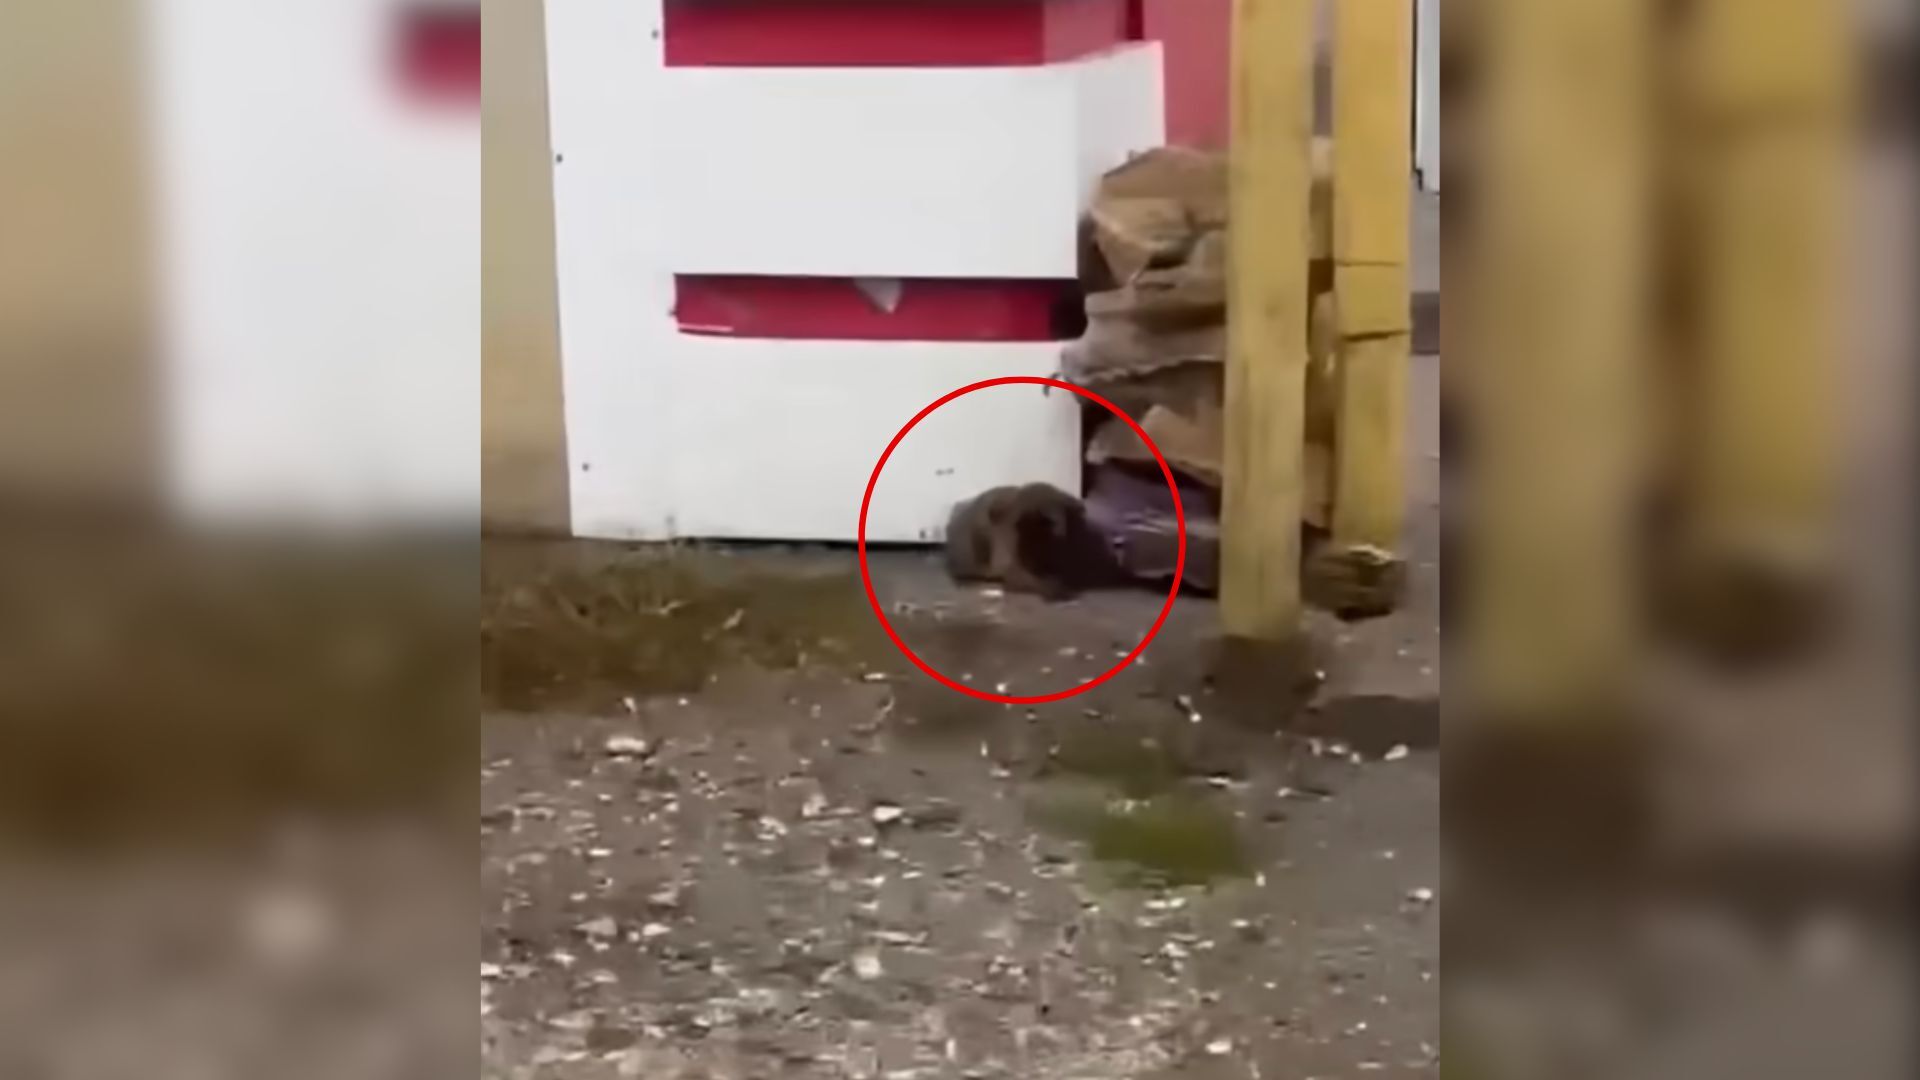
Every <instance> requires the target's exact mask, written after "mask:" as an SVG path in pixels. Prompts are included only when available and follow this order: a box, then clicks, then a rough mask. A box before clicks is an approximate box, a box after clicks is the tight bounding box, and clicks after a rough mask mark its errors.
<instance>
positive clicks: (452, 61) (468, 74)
mask: <svg viewBox="0 0 1920 1080" xmlns="http://www.w3.org/2000/svg"><path fill="white" fill-rule="evenodd" d="M480 39H481V30H480V5H479V4H477V3H475V4H465V5H447V4H437V5H428V4H421V3H415V4H413V5H412V6H410V7H408V8H406V9H405V10H404V11H402V13H401V15H400V26H399V42H398V46H397V50H396V51H397V58H396V61H395V62H396V64H397V65H398V67H399V78H400V83H401V85H402V86H403V87H404V88H405V90H406V92H407V94H408V95H409V96H411V97H413V98H415V99H417V100H422V101H432V102H447V103H452V104H457V105H462V106H477V105H479V104H480V69H481V58H480Z"/></svg>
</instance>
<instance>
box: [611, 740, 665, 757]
mask: <svg viewBox="0 0 1920 1080" xmlns="http://www.w3.org/2000/svg"><path fill="white" fill-rule="evenodd" d="M606 749H607V753H608V754H609V755H610V756H612V757H625V758H636V757H646V756H648V755H650V754H652V753H653V744H652V743H650V742H648V741H647V740H645V739H643V738H641V737H640V736H638V735H609V736H607V742H606Z"/></svg>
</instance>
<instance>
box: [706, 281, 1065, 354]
mask: <svg viewBox="0 0 1920 1080" xmlns="http://www.w3.org/2000/svg"><path fill="white" fill-rule="evenodd" d="M673 285H674V307H673V314H674V318H675V319H676V320H677V321H678V322H679V324H680V329H681V330H682V331H683V332H685V333H689V334H712V335H718V336H724V337H743V338H779V339H782V340H786V341H805V340H820V339H831V340H841V341H1053V340H1055V339H1056V338H1057V337H1058V336H1059V334H1058V333H1057V332H1056V324H1055V314H1056V312H1057V311H1058V309H1059V306H1060V304H1061V302H1062V301H1063V300H1066V299H1070V298H1072V297H1073V296H1075V295H1077V291H1076V290H1077V288H1078V286H1077V285H1076V284H1075V283H1074V282H1071V281H997V280H953V279H932V278H916V279H910V280H907V281H904V282H902V283H901V289H900V302H899V304H898V305H897V306H895V308H894V309H893V310H892V311H886V310H884V309H882V308H880V307H879V306H878V305H876V304H875V303H874V302H873V301H872V300H869V299H868V298H867V296H866V294H865V293H863V292H861V291H860V290H859V289H858V288H857V287H856V286H855V285H854V283H853V282H851V281H848V280H847V279H845V278H808V277H750V276H743V275H736V276H726V275H711V274H683V275H680V276H679V277H676V278H675V279H674V283H673Z"/></svg>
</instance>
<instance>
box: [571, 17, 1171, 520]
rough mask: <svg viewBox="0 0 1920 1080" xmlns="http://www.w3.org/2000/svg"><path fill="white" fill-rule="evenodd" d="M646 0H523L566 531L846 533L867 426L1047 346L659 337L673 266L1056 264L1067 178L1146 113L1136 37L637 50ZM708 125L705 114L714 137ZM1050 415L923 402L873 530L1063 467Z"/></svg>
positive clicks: (1135, 130) (873, 445) (871, 443)
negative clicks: (729, 62)
mask: <svg viewBox="0 0 1920 1080" xmlns="http://www.w3.org/2000/svg"><path fill="white" fill-rule="evenodd" d="M660 9H661V0H550V2H549V3H548V4H547V43H548V80H549V101H550V109H551V112H552V118H551V119H552V132H553V136H552V137H553V149H554V157H555V164H554V201H555V231H556V237H557V242H558V252H557V259H558V265H559V290H560V342H561V352H562V363H563V366H564V385H565V392H566V419H567V442H568V454H569V459H570V465H571V469H572V484H571V491H572V500H573V528H574V532H575V533H576V534H578V535H582V536H595V537H606V538H634V539H660V538H666V537H670V536H693V537H731V538H760V539H816V540H851V539H853V537H854V534H855V528H856V525H857V522H858V517H859V508H860V496H861V493H862V492H863V491H864V490H865V486H866V482H867V478H868V476H869V475H870V474H871V472H872V469H873V464H874V462H875V461H877V460H878V458H879V455H880V452H881V450H882V449H884V448H885V446H886V444H887V441H888V440H889V439H890V438H892V436H893V434H894V433H895V432H897V431H898V430H899V429H900V426H901V425H902V424H904V423H906V421H907V420H908V419H910V418H911V417H912V416H913V415H914V413H916V412H918V411H919V410H920V409H921V408H923V407H925V406H926V405H927V404H929V403H931V402H932V401H933V400H935V399H936V398H938V397H940V396H942V395H943V394H945V393H947V392H948V391H950V390H953V389H955V388H957V387H959V386H961V385H964V384H966V383H970V382H976V381H979V380H981V379H986V378H991V377H995V376H1000V375H1016V374H1026V375H1047V374H1051V373H1053V372H1054V371H1055V370H1057V368H1058V366H1059V359H1058V358H1059V346H1058V345H1056V344H1053V343H1046V342H1042V343H1032V344H979V343H951V344H948V343H912V342H909V343H900V342H777V341H750V340H738V339H725V338H706V337H697V336H691V335H684V336H683V335H681V334H679V333H678V332H677V330H676V328H675V325H674V322H673V319H672V312H671V308H672V303H673V290H672V275H673V273H674V272H683V273H686V272H697V271H707V272H726V273H789V274H812V275H832V276H849V277H853V276H875V277H915V276H929V277H949V276H952V277H979V276H987V277H1049V278H1064V277H1072V276H1074V274H1075V272H1076V270H1077V267H1076V265H1075V259H1074V233H1075V229H1076V225H1077V221H1078V217H1079V213H1080V210H1081V208H1082V205H1083V201H1084V197H1085V195H1086V194H1087V192H1088V191H1089V190H1090V186H1091V183H1092V181H1093V179H1094V178H1096V177H1097V176H1098V174H1099V173H1100V172H1101V171H1104V170H1105V169H1106V168H1109V167H1111V166H1112V165H1114V164H1118V163H1119V162H1121V161H1123V160H1125V158H1126V156H1127V154H1128V153H1130V152H1133V151H1138V150H1144V149H1147V148H1148V147H1151V146H1154V145H1158V144H1159V142H1160V141H1161V140H1162V135H1163V124H1164V121H1163V119H1162V116H1163V112H1164V109H1163V105H1162V102H1161V92H1160V75H1159V60H1158V57H1159V51H1158V47H1157V46H1151V45H1149V46H1141V47H1138V48H1129V49H1126V50H1122V51H1120V52H1119V53H1116V54H1113V55H1110V56H1106V57H1102V58H1098V59H1093V60H1088V61H1082V62H1078V63H1074V64H1065V65H1056V66H1051V67H1039V68H1024V69H1017V70H1000V71H994V70H978V69H974V70H957V71H955V70H912V71H900V70H877V71H876V70H857V71H836V70H808V71H793V70H770V71H769V70H758V71H756V70H750V69H727V70H708V71H702V70H697V69H676V70H669V69H667V68H665V66H664V61H663V57H662V55H661V46H660V38H659V35H660V31H661V17H660ZM723 136H724V137H723ZM1078 415H1079V414H1078V411H1077V408H1076V407H1075V406H1074V404H1073V400H1072V399H1071V398H1069V397H1067V396H1064V395H1063V394H1061V393H1057V392H1056V393H1054V394H1052V395H1042V394H1041V392H1040V389H1039V388H1037V387H1035V388H1025V387H1016V388H1004V389H1003V388H994V389H992V390H987V391H981V392H980V393H979V394H976V395H971V396H969V397H968V398H965V399H961V400H959V401H956V402H954V403H953V404H952V405H950V406H947V407H945V408H943V409H941V410H940V411H939V412H937V413H936V414H935V415H934V416H932V417H929V418H928V419H927V420H926V421H925V422H924V424H923V425H922V427H921V428H919V429H916V431H915V433H914V434H913V435H912V436H910V437H909V439H908V441H907V442H905V443H903V444H902V447H901V449H900V450H899V451H897V452H896V454H895V460H894V461H893V462H892V463H890V464H889V466H888V469H887V473H886V476H885V479H884V482H883V484H882V488H881V490H880V491H878V492H876V496H875V503H874V509H873V519H872V522H871V524H872V530H871V535H872V537H873V538H874V539H875V540H887V541H915V540H926V539H932V538H935V537H936V536H937V534H938V532H939V530H940V529H941V528H942V527H944V525H945V523H946V517H947V513H948V510H949V509H950V507H951V505H952V504H953V503H954V502H955V501H957V500H959V499H961V498H964V497H966V496H968V495H971V494H973V493H975V492H977V491H978V490H980V489H981V488H983V487H987V486H991V485H994V484H1001V483H1013V482H1023V481H1032V480H1045V481H1049V482H1052V483H1055V484H1057V485H1059V486H1061V487H1063V488H1066V489H1067V490H1077V489H1078V484H1079V467H1078V462H1077V457H1078V447H1079V441H1078V435H1077V428H1078Z"/></svg>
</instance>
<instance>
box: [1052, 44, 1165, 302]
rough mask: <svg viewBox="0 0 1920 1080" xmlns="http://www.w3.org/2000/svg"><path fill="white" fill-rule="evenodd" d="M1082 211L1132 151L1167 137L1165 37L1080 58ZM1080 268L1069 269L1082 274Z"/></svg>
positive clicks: (1159, 143)
mask: <svg viewBox="0 0 1920 1080" xmlns="http://www.w3.org/2000/svg"><path fill="white" fill-rule="evenodd" d="M1078 66H1079V67H1080V120H1079V124H1080V160H1079V170H1080V176H1079V189H1078V191H1077V202H1076V203H1075V205H1074V211H1075V214H1076V218H1075V220H1076V221H1077V220H1078V216H1077V215H1078V213H1079V211H1080V210H1081V209H1083V208H1085V206H1086V205H1087V204H1088V203H1089V202H1091V201H1092V199H1093V193H1094V190H1095V189H1096V188H1097V187H1098V186H1099V184H1100V178H1101V177H1102V176H1104V175H1105V174H1106V173H1107V172H1108V171H1109V170H1111V169H1112V168H1114V167H1115V166H1117V165H1122V164H1125V163H1126V160H1127V159H1128V158H1129V157H1132V156H1133V155H1135V154H1138V153H1141V152H1142V151H1146V150H1151V149H1153V148H1154V147H1156V146H1164V145H1166V141H1167V89H1166V60H1165V57H1164V55H1163V51H1162V49H1161V47H1160V43H1159V42H1157V41H1155V42H1148V43H1146V44H1141V45H1132V46H1128V47H1127V48H1124V49H1120V50H1117V51H1115V52H1112V53H1108V54H1105V55H1102V56H1097V57H1094V58H1092V59H1088V60H1082V61H1080V63H1079V65H1078ZM1078 274H1079V268H1078V266H1077V265H1076V267H1075V269H1074V273H1072V274H1070V275H1068V276H1070V277H1077V276H1078Z"/></svg>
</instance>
